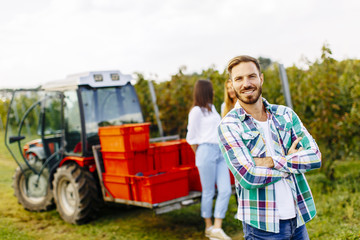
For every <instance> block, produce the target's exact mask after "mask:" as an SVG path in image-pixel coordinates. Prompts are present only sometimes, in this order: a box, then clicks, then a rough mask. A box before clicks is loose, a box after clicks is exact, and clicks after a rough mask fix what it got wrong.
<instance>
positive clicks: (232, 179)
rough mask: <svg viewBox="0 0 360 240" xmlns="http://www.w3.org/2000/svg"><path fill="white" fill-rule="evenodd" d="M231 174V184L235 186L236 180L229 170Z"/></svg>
mask: <svg viewBox="0 0 360 240" xmlns="http://www.w3.org/2000/svg"><path fill="white" fill-rule="evenodd" d="M229 174H230V183H231V185H234V184H235V178H234V175H233V174H232V173H231V171H230V169H229Z"/></svg>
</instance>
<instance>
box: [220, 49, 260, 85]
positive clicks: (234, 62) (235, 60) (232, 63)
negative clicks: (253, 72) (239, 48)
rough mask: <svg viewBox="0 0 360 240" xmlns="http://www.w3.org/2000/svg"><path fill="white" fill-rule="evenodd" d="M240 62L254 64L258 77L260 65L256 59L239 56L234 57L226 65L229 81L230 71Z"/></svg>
mask: <svg viewBox="0 0 360 240" xmlns="http://www.w3.org/2000/svg"><path fill="white" fill-rule="evenodd" d="M242 62H253V63H255V65H256V68H257V69H258V71H259V75H260V74H261V69H260V63H259V61H258V60H257V59H256V58H253V57H250V56H247V55H241V56H237V57H234V58H233V59H231V60H230V61H229V63H228V66H227V71H228V73H229V78H230V79H231V71H232V69H233V67H235V66H236V65H238V64H240V63H242Z"/></svg>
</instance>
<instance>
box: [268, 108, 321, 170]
mask: <svg viewBox="0 0 360 240" xmlns="http://www.w3.org/2000/svg"><path fill="white" fill-rule="evenodd" d="M291 115H292V117H291V119H292V124H293V127H292V129H291V132H292V134H291V135H292V138H291V142H294V141H295V140H296V139H297V138H299V137H302V140H301V141H300V145H301V146H302V147H303V148H304V150H302V151H299V152H296V153H293V154H290V155H286V156H276V157H273V161H274V168H275V169H278V170H280V171H283V172H287V173H304V172H307V171H309V170H312V169H317V168H320V167H321V153H320V150H319V147H318V145H317V144H316V142H315V140H314V138H313V137H312V136H311V135H310V133H309V132H308V130H307V129H306V128H305V126H304V125H303V123H302V122H301V120H300V118H299V117H298V116H297V115H296V113H295V112H294V111H291ZM289 148H290V147H289ZM289 148H288V149H287V151H288V150H289Z"/></svg>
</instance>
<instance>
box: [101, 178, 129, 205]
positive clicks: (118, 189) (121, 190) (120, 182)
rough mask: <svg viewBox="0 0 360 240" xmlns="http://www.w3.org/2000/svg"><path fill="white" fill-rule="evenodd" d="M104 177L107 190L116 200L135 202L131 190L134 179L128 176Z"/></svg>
mask: <svg viewBox="0 0 360 240" xmlns="http://www.w3.org/2000/svg"><path fill="white" fill-rule="evenodd" d="M102 176H103V181H104V185H105V188H106V189H107V190H108V191H109V192H110V194H111V195H112V196H113V197H114V198H120V199H126V200H133V196H132V190H131V186H132V182H133V179H131V178H130V177H127V176H114V175H110V174H103V175H102Z"/></svg>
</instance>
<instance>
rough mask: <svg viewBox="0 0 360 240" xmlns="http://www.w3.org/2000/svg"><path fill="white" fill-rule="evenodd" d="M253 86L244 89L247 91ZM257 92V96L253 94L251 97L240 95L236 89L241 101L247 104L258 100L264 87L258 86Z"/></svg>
mask: <svg viewBox="0 0 360 240" xmlns="http://www.w3.org/2000/svg"><path fill="white" fill-rule="evenodd" d="M250 89H253V88H247V89H243V90H242V91H246V90H250ZM255 91H256V92H257V94H256V95H255V96H253V95H251V96H250V97H244V96H242V95H240V94H239V93H238V92H237V91H236V90H235V89H234V92H235V95H236V97H237V98H238V99H239V101H240V102H243V103H245V104H254V103H256V102H257V101H258V99H259V97H260V95H261V93H262V87H261V86H260V87H259V88H257V90H255Z"/></svg>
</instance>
